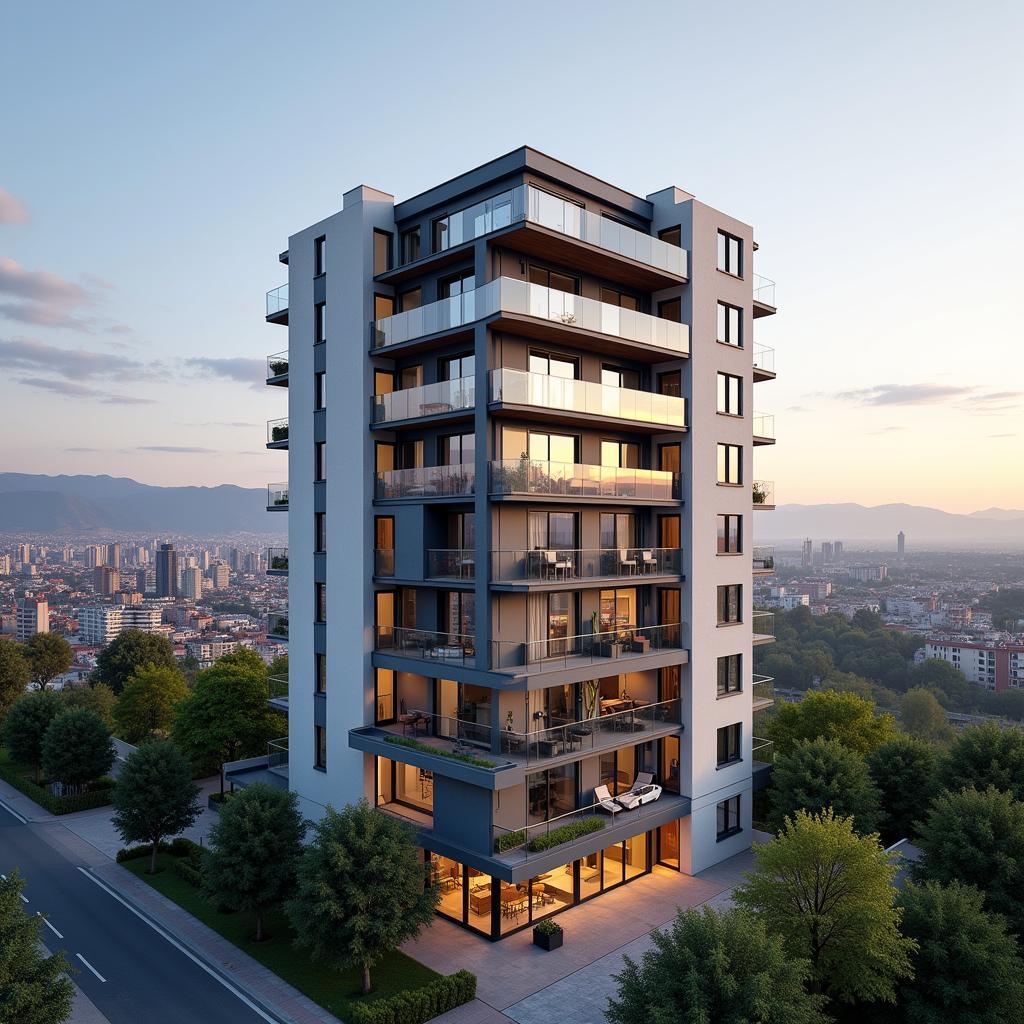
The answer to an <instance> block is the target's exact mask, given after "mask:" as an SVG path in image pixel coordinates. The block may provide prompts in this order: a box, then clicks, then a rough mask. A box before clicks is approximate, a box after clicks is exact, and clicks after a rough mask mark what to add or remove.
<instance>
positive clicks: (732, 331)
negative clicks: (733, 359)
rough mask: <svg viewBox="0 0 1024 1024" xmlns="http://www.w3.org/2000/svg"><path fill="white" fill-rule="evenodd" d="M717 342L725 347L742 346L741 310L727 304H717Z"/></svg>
mask: <svg viewBox="0 0 1024 1024" xmlns="http://www.w3.org/2000/svg"><path fill="white" fill-rule="evenodd" d="M718 340H719V341H721V342H723V343H724V344H726V345H735V346H736V347H737V348H740V347H742V345H743V310H742V309H740V307H739V306H731V305H730V304H729V303H728V302H720V303H719V304H718Z"/></svg>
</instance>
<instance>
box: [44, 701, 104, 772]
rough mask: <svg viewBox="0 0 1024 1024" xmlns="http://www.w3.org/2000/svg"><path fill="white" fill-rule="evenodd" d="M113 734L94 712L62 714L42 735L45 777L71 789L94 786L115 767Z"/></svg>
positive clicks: (75, 711)
mask: <svg viewBox="0 0 1024 1024" xmlns="http://www.w3.org/2000/svg"><path fill="white" fill-rule="evenodd" d="M114 756H115V753H114V744H113V743H111V742H110V730H109V729H108V728H107V726H106V723H105V722H104V721H103V719H102V718H100V716H99V715H97V714H96V712H95V711H87V710H86V709H85V708H78V709H73V710H71V711H62V712H61V713H60V714H59V715H57V717H56V718H54V720H53V721H52V722H51V723H50V724H49V726H48V727H47V729H46V732H45V734H44V735H43V749H42V766H43V775H44V776H45V777H46V778H48V779H51V780H53V781H56V782H63V783H66V784H67V785H69V786H81V785H83V784H84V783H86V782H92V780H93V779H98V778H99V777H100V776H101V775H106V774H107V772H109V771H110V766H111V765H112V764H113V763H114Z"/></svg>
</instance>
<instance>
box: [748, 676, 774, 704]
mask: <svg viewBox="0 0 1024 1024" xmlns="http://www.w3.org/2000/svg"><path fill="white" fill-rule="evenodd" d="M751 689H752V691H753V696H754V710H755V711H759V710H762V709H763V708H766V707H768V706H769V705H771V704H774V703H775V677H774V676H759V675H755V676H754V680H753V684H752V687H751Z"/></svg>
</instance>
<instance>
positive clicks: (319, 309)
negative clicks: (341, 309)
mask: <svg viewBox="0 0 1024 1024" xmlns="http://www.w3.org/2000/svg"><path fill="white" fill-rule="evenodd" d="M326 340H327V303H326V302H318V303H317V304H316V305H315V306H314V307H313V343H314V344H317V345H318V344H319V343H320V342H321V341H326Z"/></svg>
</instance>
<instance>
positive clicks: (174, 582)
mask: <svg viewBox="0 0 1024 1024" xmlns="http://www.w3.org/2000/svg"><path fill="white" fill-rule="evenodd" d="M156 596H157V597H177V596H178V552H177V551H175V550H174V545H173V544H161V545H160V550H159V551H158V552H157V553H156Z"/></svg>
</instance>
